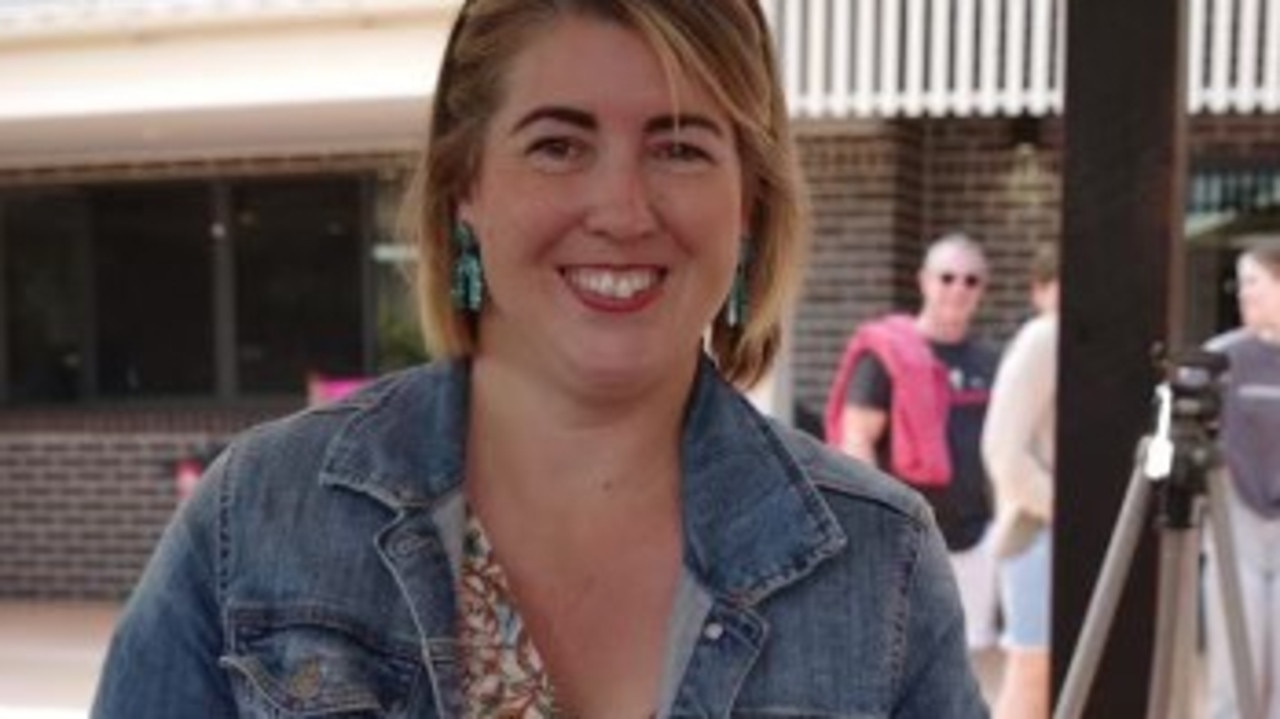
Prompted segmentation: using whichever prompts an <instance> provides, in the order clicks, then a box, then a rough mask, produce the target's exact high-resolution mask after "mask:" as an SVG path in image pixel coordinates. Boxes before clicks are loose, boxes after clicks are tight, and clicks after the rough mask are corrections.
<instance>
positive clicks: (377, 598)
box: [92, 359, 987, 719]
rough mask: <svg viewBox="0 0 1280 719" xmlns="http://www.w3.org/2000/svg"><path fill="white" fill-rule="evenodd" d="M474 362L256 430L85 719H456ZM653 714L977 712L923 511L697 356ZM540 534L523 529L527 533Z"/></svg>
mask: <svg viewBox="0 0 1280 719" xmlns="http://www.w3.org/2000/svg"><path fill="white" fill-rule="evenodd" d="M468 378H469V371H468V365H467V364H466V363H465V362H453V363H441V364H437V365H432V366H428V367H422V368H416V369H412V370H409V371H406V372H403V373H400V374H397V375H392V376H390V377H388V378H386V379H384V380H380V381H379V382H377V383H375V384H374V385H372V386H371V387H369V388H367V389H366V390H364V391H362V392H361V393H359V394H358V395H356V396H354V397H351V398H349V399H347V400H344V401H341V402H339V403H336V404H332V405H329V406H325V407H321V408H317V409H313V410H309V411H306V412H303V413H301V414H298V415H295V416H293V417H290V418H286V419H283V420H280V421H277V422H274V423H270V424H267V425H263V426H261V427H259V428H256V429H254V430H251V431H249V432H247V433H246V434H245V435H244V436H242V437H240V438H239V439H238V440H237V441H236V442H234V443H233V444H232V445H231V447H230V448H229V449H228V451H227V452H225V453H224V454H223V455H222V456H221V457H220V458H219V459H218V461H217V462H215V464H214V466H213V467H211V468H210V470H209V472H208V473H207V474H206V476H205V478H204V479H203V480H202V481H201V483H200V487H199V488H198V490H197V492H196V494H195V495H194V497H193V498H192V499H191V500H189V501H188V502H187V503H186V505H185V506H184V507H183V508H182V511H181V513H180V514H179V515H178V516H177V517H176V519H175V521H174V522H173V523H172V524H171V526H170V527H169V528H168V529H167V530H166V532H165V535H164V537H163V539H162V541H161V543H160V546H159V548H158V549H157V551H156V554H155V556H154V557H153V558H152V560H151V562H150V564H149V566H148V568H147V570H146V572H145V574H144V576H143V578H142V580H141V582H140V584H139V586H138V587H137V589H136V590H135V592H134V594H133V596H132V597H131V598H130V601H129V603H128V606H127V607H126V609H125V612H124V614H123V615H122V617H121V620H120V623H119V625H118V627H117V628H116V632H115V635H114V637H113V639H112V642H111V647H110V650H109V653H108V657H107V663H106V667H105V669H104V672H103V675H102V678H101V683H100V685H99V687H98V694H97V697H96V700H95V705H94V708H93V713H92V716H94V717H98V718H99V719H188V718H189V717H236V716H239V717H320V716H323V717H406V718H407V717H414V718H415V719H416V718H418V717H459V716H462V708H461V707H460V691H459V683H460V678H459V661H458V657H457V647H456V640H455V621H456V617H455V597H454V578H455V577H456V576H457V569H458V567H459V564H460V562H461V554H462V549H461V544H462V535H463V524H464V516H465V507H464V505H463V501H464V500H463V493H462V492H461V482H462V478H463V458H464V446H463V445H464V440H465V428H466V426H467V422H466V412H467V387H468ZM681 464H682V470H683V488H682V493H681V497H682V512H683V515H684V519H683V528H684V540H683V541H684V569H683V573H682V577H681V580H680V583H679V587H678V589H677V596H676V599H675V608H674V611H673V614H672V618H671V623H670V627H669V630H668V638H667V652H666V657H665V664H664V675H663V680H662V691H661V696H659V697H658V698H657V702H658V704H657V705H658V707H659V711H658V715H659V716H663V717H667V716H670V717H729V716H733V717H760V716H768V717H859V718H866V719H869V718H872V717H897V718H899V719H946V718H948V717H956V718H958V719H967V718H969V717H984V716H986V715H987V710H986V707H985V705H984V704H983V701H982V698H981V695H980V693H979V690H978V686H977V683H976V681H975V680H974V677H973V675H972V672H971V670H970V665H969V662H968V658H967V654H966V649H965V640H964V626H963V622H964V619H963V616H962V613H961V611H960V606H959V602H958V599H957V594H956V589H955V586H954V581H953V579H952V577H951V574H950V568H949V564H948V561H947V555H946V551H945V549H944V547H943V545H942V543H941V541H940V538H939V535H938V533H937V531H936V529H935V526H934V524H933V522H932V520H931V518H930V514H929V510H928V509H927V507H926V505H924V504H923V503H922V501H921V500H920V499H918V498H917V496H916V495H915V494H913V493H912V492H911V491H910V490H909V489H906V488H905V487H903V486H902V485H901V484H899V483H897V482H895V481H893V480H891V479H888V478H886V477H884V476H883V475H880V474H878V473H876V472H875V471H873V470H871V469H868V468H867V467H865V466H863V465H860V464H857V463H855V462H853V461H852V460H848V459H845V458H843V457H841V456H838V455H837V454H835V453H832V452H831V451H829V450H827V449H825V448H824V447H822V446H821V445H820V444H819V443H817V442H815V441H813V440H811V439H809V438H808V437H806V436H803V435H800V434H799V433H796V432H793V431H791V430H789V429H786V428H784V427H782V426H779V425H776V424H774V423H773V422H771V421H770V420H768V419H766V418H765V417H763V416H761V415H760V414H759V413H757V412H756V411H755V410H754V409H753V408H752V407H751V406H750V405H749V404H748V403H747V402H746V401H745V400H744V399H743V398H742V397H741V395H740V394H739V393H738V392H736V391H735V390H734V389H733V388H731V387H730V386H729V385H728V384H726V383H725V382H724V381H723V380H721V379H720V377H719V375H718V374H717V372H716V370H715V369H714V368H713V367H712V366H711V364H710V362H709V361H707V360H705V359H704V360H703V361H702V366H701V369H700V370H699V373H698V379H697V381H696V384H695V387H694V390H693V394H692V396H691V398H690V403H689V406H688V409H687V412H686V420H685V427H684V429H683V438H682V447H681ZM531 521H533V518H531Z"/></svg>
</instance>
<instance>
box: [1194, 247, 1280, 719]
mask: <svg viewBox="0 0 1280 719" xmlns="http://www.w3.org/2000/svg"><path fill="white" fill-rule="evenodd" d="M1236 278H1237V282H1238V285H1239V288H1238V292H1239V301H1240V317H1241V327H1239V328H1237V329H1235V330H1232V331H1230V332H1227V333H1226V334H1223V335H1219V336H1218V337H1215V338H1213V339H1212V340H1210V341H1209V343H1208V344H1207V348H1208V349H1210V350H1213V351H1216V352H1222V353H1224V354H1226V355H1227V357H1228V358H1229V359H1230V363H1231V364H1230V369H1229V370H1228V374H1227V376H1226V391H1225V392H1224V397H1223V412H1222V435H1221V436H1222V444H1223V449H1224V451H1225V455H1226V464H1227V469H1228V475H1229V477H1230V481H1229V482H1227V492H1226V494H1227V495H1228V501H1227V505H1228V512H1227V516H1228V519H1229V524H1230V527H1231V531H1232V536H1233V538H1234V539H1235V546H1236V553H1237V555H1238V556H1237V557H1236V566H1235V571H1236V572H1237V573H1238V575H1239V577H1240V582H1241V588H1242V597H1243V604H1244V619H1245V623H1246V625H1247V626H1248V628H1249V631H1248V637H1249V651H1250V652H1251V655H1252V657H1253V665H1254V667H1255V671H1257V672H1258V676H1257V678H1256V680H1255V685H1256V686H1257V687H1258V688H1259V689H1260V690H1261V691H1262V692H1263V696H1262V697H1261V699H1262V701H1261V706H1262V707H1263V709H1264V711H1263V714H1262V716H1263V717H1265V719H1280V442H1277V441H1276V439H1277V438H1280V235H1272V236H1266V237H1258V238H1255V239H1254V240H1252V241H1251V242H1249V244H1248V245H1247V246H1246V249H1245V251H1244V252H1243V253H1242V254H1241V255H1240V258H1239V260H1238V262H1237V265H1236ZM1208 555H1209V562H1210V565H1211V566H1210V567H1209V568H1208V571H1206V572H1205V577H1206V581H1205V603H1206V607H1205V615H1206V618H1207V621H1208V642H1209V644H1208V656H1209V694H1208V697H1209V717H1210V719H1228V718H1229V717H1238V716H1240V710H1239V708H1238V706H1237V699H1236V696H1235V688H1234V687H1233V686H1232V675H1231V666H1230V665H1231V659H1230V652H1229V651H1228V648H1227V637H1226V626H1225V619H1224V617H1223V612H1222V597H1221V595H1220V590H1219V587H1218V582H1216V581H1213V580H1214V579H1215V578H1216V576H1217V574H1216V570H1217V567H1216V562H1217V558H1216V557H1215V556H1214V552H1213V550H1212V547H1210V548H1209V552H1208Z"/></svg>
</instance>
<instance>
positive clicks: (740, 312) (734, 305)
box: [724, 238, 751, 329]
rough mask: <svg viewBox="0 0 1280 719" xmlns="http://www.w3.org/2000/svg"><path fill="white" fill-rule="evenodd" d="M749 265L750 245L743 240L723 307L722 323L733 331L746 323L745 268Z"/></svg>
mask: <svg viewBox="0 0 1280 719" xmlns="http://www.w3.org/2000/svg"><path fill="white" fill-rule="evenodd" d="M750 263H751V244H750V243H749V242H748V241H747V240H746V239H745V238H744V239H743V240H742V252H741V253H740V254H739V255H738V266H737V268H736V269H735V270H734V272H733V286H732V287H730V288H729V299H728V300H727V301H726V302H725V305H724V323H725V324H726V325H728V326H729V327H732V328H734V329H738V328H741V327H742V326H743V325H744V324H746V322H747V267H748V265H750Z"/></svg>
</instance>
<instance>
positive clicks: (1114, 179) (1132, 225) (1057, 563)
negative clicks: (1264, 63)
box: [1052, 0, 1192, 717]
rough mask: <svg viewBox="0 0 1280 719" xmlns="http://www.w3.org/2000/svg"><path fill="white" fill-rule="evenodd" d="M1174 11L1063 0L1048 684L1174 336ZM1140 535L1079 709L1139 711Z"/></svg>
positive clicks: (1148, 595) (1147, 607)
mask: <svg viewBox="0 0 1280 719" xmlns="http://www.w3.org/2000/svg"><path fill="white" fill-rule="evenodd" d="M1185 17H1186V8H1185V4H1184V3H1183V2H1179V1H1177V0H1175V2H1169V0H1125V1H1124V2H1068V3H1067V28H1066V30H1067V41H1066V56H1067V72H1066V113H1065V121H1066V138H1065V156H1064V178H1063V180H1064V198H1063V213H1064V215H1063V248H1062V257H1063V268H1062V274H1063V310H1062V338H1061V349H1060V353H1061V354H1060V370H1059V373H1060V374H1059V385H1058V386H1059V395H1058V398H1059V408H1058V412H1059V426H1058V467H1057V474H1058V480H1057V505H1056V511H1057V517H1056V538H1055V545H1054V549H1055V557H1054V572H1053V574H1054V577H1053V586H1054V596H1053V660H1052V661H1053V680H1054V689H1055V695H1056V694H1057V693H1058V691H1059V690H1060V689H1061V687H1062V682H1063V680H1064V678H1065V676H1066V670H1067V667H1068V665H1069V662H1070V658H1071V654H1072V650H1073V649H1074V647H1075V643H1076V640H1077V638H1078V633H1079V631H1080V625H1081V623H1082V621H1083V617H1084V613H1085V610H1086V608H1087V607H1088V604H1089V599H1090V593H1091V592H1092V589H1093V584H1094V580H1095V578H1096V577H1097V573H1098V568H1099V566H1100V564H1101V561H1102V556H1103V554H1104V552H1105V550H1106V547H1107V543H1108V540H1109V539H1110V535H1111V531H1112V529H1113V527H1114V523H1115V520H1116V514H1117V512H1118V510H1119V507H1120V503H1121V500H1122V497H1123V494H1124V491H1125V487H1126V484H1127V482H1128V478H1129V475H1130V471H1131V468H1132V464H1133V459H1134V447H1135V443H1136V441H1137V440H1138V438H1139V437H1140V436H1141V435H1142V434H1144V433H1145V432H1146V431H1148V429H1149V427H1150V421H1151V416H1152V405H1151V398H1152V391H1153V388H1154V386H1155V385H1156V383H1157V382H1158V381H1159V379H1160V373H1159V371H1158V370H1157V368H1156V366H1155V365H1154V364H1153V362H1152V360H1151V353H1152V349H1153V347H1154V346H1156V345H1158V344H1160V343H1167V344H1169V345H1172V346H1176V345H1177V343H1178V341H1179V335H1180V329H1179V328H1180V325H1181V302H1180V300H1179V299H1178V296H1179V295H1180V294H1181V291H1180V287H1179V286H1178V285H1179V283H1180V281H1179V279H1178V278H1180V277H1181V272H1180V268H1181V258H1180V257H1179V253H1180V251H1181V235H1182V223H1183V192H1182V188H1183V183H1184V175H1185V166H1186V158H1185V142H1184V136H1185V113H1186V98H1185V88H1186V80H1185V71H1184V68H1183V66H1184V58H1185V50H1184V43H1185V37H1186V34H1185ZM1144 536H1145V538H1144V541H1143V544H1142V546H1141V547H1140V548H1139V550H1138V553H1137V555H1136V557H1135V561H1134V565H1133V569H1132V570H1131V572H1130V575H1129V577H1128V582H1127V590H1126V592H1125V596H1124V599H1123V600H1122V601H1121V603H1120V608H1119V611H1118V615H1117V617H1116V619H1115V622H1114V624H1113V628H1112V630H1111V635H1110V641H1109V643H1108V646H1107V649H1106V652H1105V654H1104V656H1103V658H1102V662H1101V664H1100V666H1099V671H1098V675H1097V679H1096V681H1095V683H1094V685H1093V691H1092V692H1091V694H1090V701H1089V703H1088V705H1087V707H1086V711H1085V716H1088V717H1142V716H1144V715H1145V714H1146V707H1147V697H1146V692H1147V682H1146V677H1147V675H1148V674H1149V673H1150V666H1151V649H1152V633H1153V624H1154V617H1155V613H1156V612H1155V600H1156V597H1155V553H1154V549H1155V544H1156V543H1155V541H1154V540H1155V535H1154V533H1153V532H1151V531H1146V532H1144ZM1187 620H1188V621H1192V618H1190V617H1188V618H1187Z"/></svg>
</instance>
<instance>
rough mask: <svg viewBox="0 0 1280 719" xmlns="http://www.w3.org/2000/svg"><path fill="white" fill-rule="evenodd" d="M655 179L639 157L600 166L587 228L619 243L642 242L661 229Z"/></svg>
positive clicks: (611, 160)
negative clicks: (655, 200)
mask: <svg viewBox="0 0 1280 719" xmlns="http://www.w3.org/2000/svg"><path fill="white" fill-rule="evenodd" d="M652 182H653V179H652V178H650V177H648V176H646V173H645V167H644V162H643V160H642V159H639V158H619V157H613V158H608V159H606V160H604V161H602V162H601V163H600V164H598V165H597V169H596V172H594V173H592V177H591V179H590V186H589V187H588V189H587V192H588V195H589V197H588V201H589V209H588V214H587V227H588V229H589V230H590V231H591V232H593V233H596V234H599V235H602V236H606V237H608V238H610V239H615V240H630V239H639V238H643V237H646V236H648V235H651V234H652V233H653V232H654V231H655V230H656V229H657V227H658V218H657V213H656V212H655V210H654V188H653V187H652Z"/></svg>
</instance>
